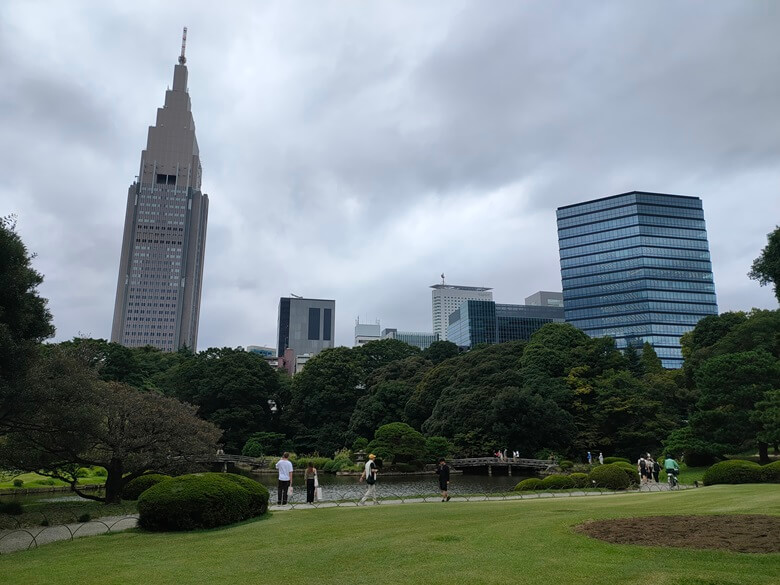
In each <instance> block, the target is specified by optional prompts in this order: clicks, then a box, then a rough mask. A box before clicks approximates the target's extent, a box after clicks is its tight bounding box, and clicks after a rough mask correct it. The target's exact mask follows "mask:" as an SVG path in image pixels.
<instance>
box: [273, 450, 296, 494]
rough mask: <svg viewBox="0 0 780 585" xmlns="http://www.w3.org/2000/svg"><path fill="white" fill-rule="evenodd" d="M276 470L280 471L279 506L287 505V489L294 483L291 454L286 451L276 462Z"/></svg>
mask: <svg viewBox="0 0 780 585" xmlns="http://www.w3.org/2000/svg"><path fill="white" fill-rule="evenodd" d="M276 470H277V471H278V472H279V481H278V482H277V484H276V487H277V498H276V504H277V505H278V506H285V505H287V491H288V490H289V489H290V486H291V485H292V474H293V464H292V462H290V454H289V453H287V451H285V452H284V453H282V458H281V459H279V461H277V462H276Z"/></svg>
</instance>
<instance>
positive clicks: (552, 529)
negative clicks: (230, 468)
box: [0, 485, 780, 585]
mask: <svg viewBox="0 0 780 585" xmlns="http://www.w3.org/2000/svg"><path fill="white" fill-rule="evenodd" d="M777 494H778V490H777V486H770V485H754V486H715V487H711V488H702V489H698V490H688V491H682V492H675V493H662V494H658V493H655V494H644V495H619V496H592V497H579V498H560V499H555V500H552V501H551V500H530V501H514V502H472V503H460V502H451V503H449V504H442V503H440V502H438V503H430V504H408V505H399V506H391V505H385V506H377V507H373V506H369V507H365V508H348V509H322V510H298V511H292V512H276V513H274V514H273V515H272V516H271V517H269V518H265V519H262V520H259V521H256V522H249V523H246V524H243V525H240V526H234V527H231V528H226V529H222V530H213V531H207V532H199V533H189V534H170V533H168V534H146V533H141V532H131V533H122V534H116V535H111V536H106V537H92V538H86V539H82V540H77V541H75V542H65V543H57V544H53V545H47V546H44V547H42V548H40V549H37V550H32V551H27V552H22V553H14V554H12V555H7V556H0V575H3V579H2V581H3V583H25V584H35V583H46V584H47V585H52V584H57V583H68V584H70V583H73V582H78V583H80V584H84V583H100V584H103V585H109V584H114V583H117V584H120V583H121V584H125V583H154V584H155V585H157V584H160V585H164V584H181V583H187V584H192V583H215V582H216V583H230V584H244V583H252V584H263V583H274V584H276V583H287V584H290V583H317V584H318V585H325V584H331V583H333V584H336V583H338V584H343V583H359V582H365V583H372V584H377V583H393V584H396V583H425V584H429V583H430V584H437V583H446V584H447V585H452V584H453V583H469V584H476V583H520V584H523V583H544V584H547V583H552V584H556V585H557V584H563V583H566V584H573V583H582V584H585V583H588V584H592V583H600V584H612V583H614V584H620V585H629V584H642V585H645V584H647V583H653V585H665V584H679V585H683V584H688V585H692V584H697V585H705V584H709V585H722V584H737V583H739V584H741V585H750V584H758V583H761V584H769V583H777V581H776V579H777V575H778V574H779V573H780V554H774V555H749V554H741V553H730V552H722V551H694V550H684V549H670V548H649V547H635V546H629V545H613V544H609V543H605V542H600V541H596V540H592V539H589V538H587V537H585V536H582V535H580V534H576V533H574V532H573V531H572V530H571V526H572V525H575V524H578V523H579V522H582V521H584V520H587V519H590V518H604V517H618V516H637V515H650V514H681V513H685V514H691V513H692V514H698V513H701V514H713V513H769V514H776V515H780V498H778V496H777Z"/></svg>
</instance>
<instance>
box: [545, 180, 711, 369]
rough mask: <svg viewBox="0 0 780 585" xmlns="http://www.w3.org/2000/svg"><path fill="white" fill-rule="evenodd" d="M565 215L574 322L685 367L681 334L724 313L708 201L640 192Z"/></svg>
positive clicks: (562, 228) (561, 223)
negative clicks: (705, 204) (715, 274)
mask: <svg viewBox="0 0 780 585" xmlns="http://www.w3.org/2000/svg"><path fill="white" fill-rule="evenodd" d="M557 215H558V244H559V248H560V257H561V278H562V283H563V302H564V310H565V314H566V321H567V322H569V323H571V324H572V325H574V326H576V327H579V328H580V329H582V330H583V331H584V332H585V333H587V334H588V335H590V336H591V337H602V336H609V337H614V338H615V341H616V344H617V346H618V347H621V348H623V347H626V346H627V345H628V344H632V345H633V344H642V343H644V342H645V341H648V342H650V343H651V344H652V345H653V347H654V348H655V351H656V352H657V353H658V357H660V358H661V361H662V363H663V365H664V367H667V368H679V367H680V366H681V365H682V354H681V351H680V336H681V335H682V334H683V333H686V332H687V331H690V330H691V329H693V327H694V325H696V323H697V322H698V321H699V320H700V319H701V318H702V317H705V316H707V315H716V314H717V313H718V305H717V302H716V299H715V284H714V282H713V278H712V264H711V263H710V252H709V245H708V242H707V230H706V227H705V224H704V211H703V209H702V204H701V199H699V198H698V197H683V196H679V195H664V194H660V193H642V192H636V191H635V192H632V193H624V194H622V195H615V196H613V197H606V198H604V199H596V200H594V201H588V202H586V203H579V204H576V205H568V206H566V207H560V208H559V209H558V211H557Z"/></svg>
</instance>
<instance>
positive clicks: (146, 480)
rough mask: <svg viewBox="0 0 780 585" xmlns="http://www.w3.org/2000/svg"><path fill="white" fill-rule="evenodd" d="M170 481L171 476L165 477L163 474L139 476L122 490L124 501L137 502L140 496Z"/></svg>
mask: <svg viewBox="0 0 780 585" xmlns="http://www.w3.org/2000/svg"><path fill="white" fill-rule="evenodd" d="M168 479H171V476H170V475H163V474H162V473H147V474H146V475H139V476H138V477H136V478H135V479H131V480H130V481H128V482H127V484H126V485H125V487H124V488H122V499H123V500H137V499H138V496H140V495H141V494H142V493H144V492H145V491H146V490H148V489H149V488H150V487H152V486H153V485H157V484H158V483H160V482H161V481H165V480H168Z"/></svg>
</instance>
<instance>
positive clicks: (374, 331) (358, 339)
mask: <svg viewBox="0 0 780 585" xmlns="http://www.w3.org/2000/svg"><path fill="white" fill-rule="evenodd" d="M380 329H381V325H380V324H379V321H377V322H376V323H361V322H360V319H359V318H358V319H356V320H355V347H358V346H360V345H365V344H366V343H368V342H369V341H377V340H379V339H382V334H381V331H380Z"/></svg>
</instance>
